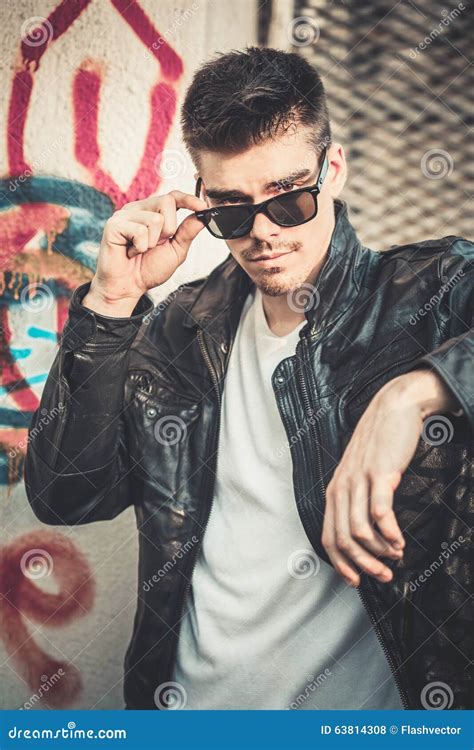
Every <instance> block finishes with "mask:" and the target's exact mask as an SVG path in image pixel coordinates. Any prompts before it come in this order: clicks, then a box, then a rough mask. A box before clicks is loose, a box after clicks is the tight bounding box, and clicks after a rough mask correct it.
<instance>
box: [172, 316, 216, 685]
mask: <svg viewBox="0 0 474 750" xmlns="http://www.w3.org/2000/svg"><path fill="white" fill-rule="evenodd" d="M197 339H198V343H199V348H200V350H201V353H202V356H203V358H204V361H205V362H206V365H207V367H208V370H209V373H210V376H211V380H212V384H213V387H214V391H215V393H216V397H217V405H218V412H217V423H216V429H215V433H214V441H213V445H212V450H213V452H215V456H214V467H213V470H212V476H211V481H210V487H209V492H208V493H207V502H206V503H205V505H204V506H201V507H204V513H203V514H202V516H201V515H200V517H199V523H198V525H199V527H200V529H202V531H201V537H200V542H199V544H196V545H195V546H194V547H193V549H192V552H191V557H190V563H189V566H188V568H187V570H186V576H185V577H186V583H185V586H184V589H183V593H182V596H181V602H180V605H179V610H178V612H179V616H178V624H177V632H176V637H175V640H174V644H173V648H172V650H171V654H170V660H169V666H168V671H169V677H167V678H166V680H168V679H169V680H171V678H172V672H173V668H174V662H175V659H176V654H177V649H178V640H179V631H180V628H181V622H182V619H183V616H184V611H185V607H186V600H187V597H188V593H189V589H190V586H191V578H192V575H193V571H194V568H195V565H196V560H197V556H198V553H199V550H200V549H201V546H202V542H203V539H204V534H205V531H206V527H207V524H208V522H209V516H210V515H211V510H212V500H213V495H214V485H215V478H216V473H215V468H216V466H217V450H218V435H219V429H220V417H221V391H220V387H219V381H218V377H217V373H216V371H215V369H214V365H213V364H212V360H211V357H210V355H209V352H208V350H207V346H206V344H205V342H204V332H203V330H202V328H198V331H197Z"/></svg>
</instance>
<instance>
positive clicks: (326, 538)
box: [321, 370, 459, 586]
mask: <svg viewBox="0 0 474 750" xmlns="http://www.w3.org/2000/svg"><path fill="white" fill-rule="evenodd" d="M458 406H459V405H458V404H457V403H456V401H455V399H454V397H453V396H452V395H451V392H450V391H449V390H448V389H447V387H446V386H445V384H444V382H443V381H442V380H441V378H440V377H439V376H438V375H437V374H436V373H435V372H433V371H430V370H415V371H413V372H410V373H407V374H406V375H401V376H400V377H398V378H395V379H394V380H391V381H390V382H389V383H387V384H386V385H385V386H384V387H383V388H382V389H381V390H380V391H379V392H378V393H377V394H376V395H375V396H374V398H373V399H372V401H371V402H370V404H369V406H368V407H367V409H366V411H365V412H364V414H363V415H362V417H361V418H360V420H359V422H358V424H357V426H356V429H355V430H354V433H353V435H352V437H351V440H350V442H349V443H348V445H347V447H346V450H345V452H344V455H343V457H342V459H341V462H340V464H339V466H338V467H337V469H336V471H335V473H334V475H333V477H332V479H331V482H330V483H329V485H328V487H327V492H326V497H327V500H326V512H325V516H324V524H323V532H322V540H321V541H322V544H323V546H324V548H325V549H326V551H327V553H328V555H329V557H330V559H331V561H332V563H333V565H334V567H335V569H336V570H337V571H338V572H339V573H340V574H341V575H342V576H343V578H344V579H345V580H346V581H347V582H348V583H349V584H351V585H352V586H358V585H359V584H360V570H362V571H365V572H366V573H368V574H369V575H372V576H374V577H375V578H376V579H378V580H379V581H382V582H388V581H390V580H391V579H392V577H393V574H392V571H391V570H390V568H389V567H388V566H387V565H385V564H384V563H383V561H382V560H381V558H383V557H387V558H391V559H393V560H398V559H400V558H401V557H402V556H403V547H404V546H405V540H404V538H403V536H402V532H401V530H400V528H399V525H398V522H397V519H396V517H395V513H394V512H393V507H392V506H393V494H394V491H395V489H396V488H397V486H398V484H399V483H400V480H401V477H402V474H403V472H404V471H405V470H406V468H407V466H408V465H409V463H410V461H411V459H412V457H413V454H414V453H415V450H416V447H417V445H418V441H419V438H420V434H421V432H422V429H423V421H424V420H425V419H426V418H427V417H428V416H430V415H432V414H438V413H441V412H446V411H454V410H455V409H456V408H458ZM358 568H359V569H360V570H358Z"/></svg>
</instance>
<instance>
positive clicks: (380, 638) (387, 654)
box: [298, 330, 408, 709]
mask: <svg viewBox="0 0 474 750" xmlns="http://www.w3.org/2000/svg"><path fill="white" fill-rule="evenodd" d="M312 332H313V330H312ZM300 345H302V342H301V341H300V342H299V343H298V346H300ZM298 375H299V382H300V386H301V395H302V397H303V403H304V406H305V409H306V413H307V415H308V418H311V417H312V416H313V412H312V409H311V402H310V399H309V395H308V388H307V386H306V381H305V378H304V372H303V366H302V365H301V366H300V367H299V371H298ZM310 426H311V428H312V433H313V437H314V443H315V448H316V470H317V475H316V476H317V478H318V484H319V487H320V490H321V497H322V498H323V508H324V507H325V504H326V487H325V486H324V481H323V471H322V459H321V445H320V440H319V435H318V432H317V429H316V422H310ZM302 510H304V508H302ZM303 515H304V517H305V519H306V520H307V514H306V512H304V514H303ZM357 593H358V594H359V596H360V598H361V600H362V604H363V606H364V608H365V610H366V612H367V614H368V615H369V618H370V621H371V623H372V627H373V628H374V631H375V634H376V636H377V639H378V641H379V643H380V645H381V647H382V650H383V652H384V654H385V658H386V659H387V662H388V665H389V667H390V671H391V673H392V677H393V680H394V682H395V685H396V688H397V690H398V694H399V696H400V700H401V702H402V704H403V706H404V707H405V709H408V699H407V696H406V693H405V690H404V689H403V686H402V685H401V683H400V680H399V677H398V674H397V673H396V671H395V665H394V662H393V657H392V654H391V653H390V651H389V649H388V647H387V645H386V643H385V641H384V638H383V635H382V632H381V629H380V626H379V625H378V623H377V621H376V618H375V617H374V615H373V612H372V610H371V609H370V607H369V605H368V601H367V598H366V595H365V592H363V591H362V590H361V589H360V587H359V586H358V587H357Z"/></svg>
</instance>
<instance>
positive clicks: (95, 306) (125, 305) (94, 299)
mask: <svg viewBox="0 0 474 750" xmlns="http://www.w3.org/2000/svg"><path fill="white" fill-rule="evenodd" d="M139 299H140V297H117V296H114V295H111V294H109V293H107V292H106V291H104V290H102V289H101V288H100V287H99V286H97V285H94V282H93V281H92V283H91V285H90V287H89V291H88V292H87V294H86V295H85V296H84V298H83V300H82V304H83V305H84V307H87V308H89V309H90V310H92V311H93V312H96V313H98V314H99V315H106V316H107V317H110V318H129V317H130V316H131V314H132V312H133V310H134V308H135V307H136V305H137V302H138V300H139Z"/></svg>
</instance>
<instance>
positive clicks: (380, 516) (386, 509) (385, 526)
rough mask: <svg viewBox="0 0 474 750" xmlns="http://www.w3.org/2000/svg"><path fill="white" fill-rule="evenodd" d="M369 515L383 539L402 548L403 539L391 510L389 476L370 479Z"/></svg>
mask: <svg viewBox="0 0 474 750" xmlns="http://www.w3.org/2000/svg"><path fill="white" fill-rule="evenodd" d="M370 516H371V518H372V520H373V521H374V522H375V523H376V524H377V526H378V528H379V529H380V533H381V534H382V535H383V536H384V537H385V539H386V540H387V541H388V542H390V543H391V544H393V546H394V547H395V548H397V547H398V548H399V549H402V548H403V547H404V546H405V540H404V538H403V535H402V532H401V530H400V527H399V525H398V521H397V519H396V516H395V513H394V512H393V483H392V482H390V478H389V477H381V478H376V479H372V481H371V487H370Z"/></svg>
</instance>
